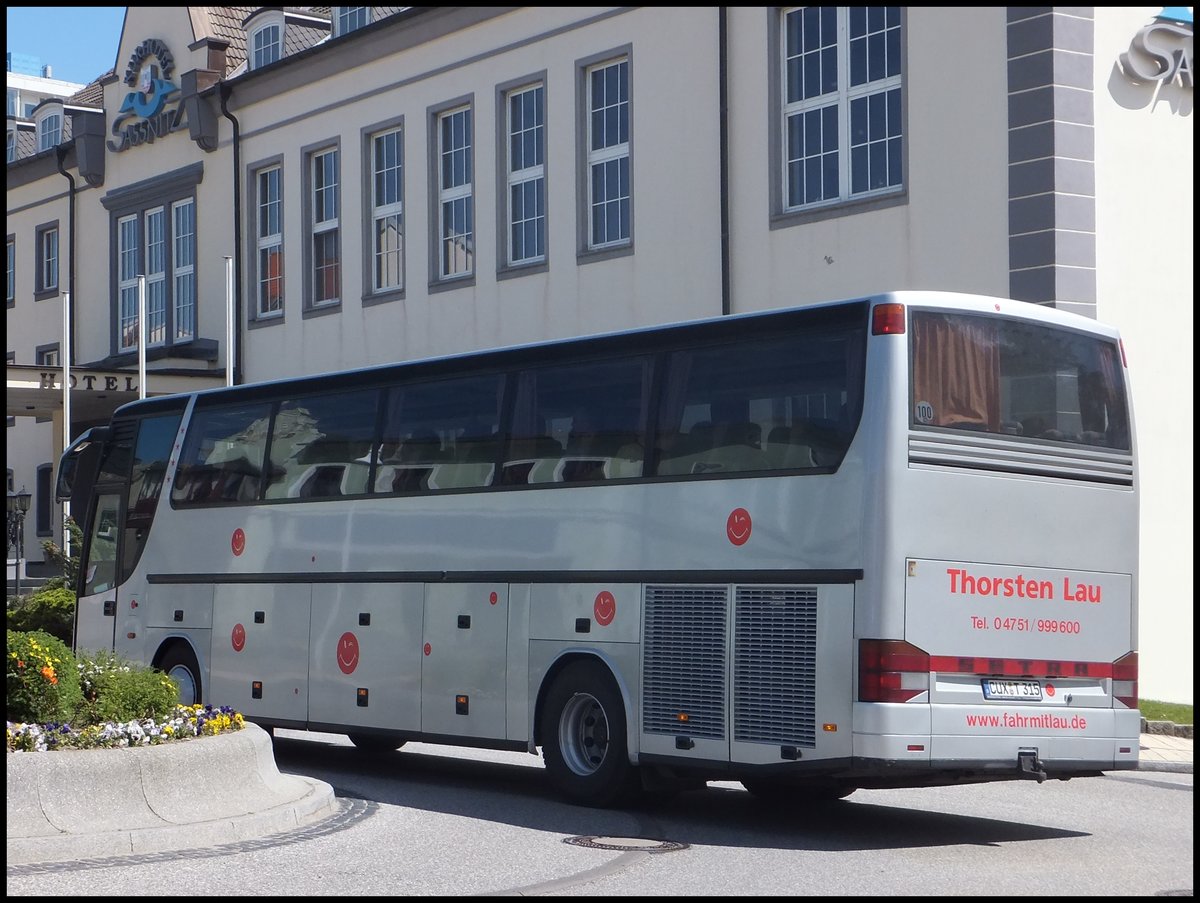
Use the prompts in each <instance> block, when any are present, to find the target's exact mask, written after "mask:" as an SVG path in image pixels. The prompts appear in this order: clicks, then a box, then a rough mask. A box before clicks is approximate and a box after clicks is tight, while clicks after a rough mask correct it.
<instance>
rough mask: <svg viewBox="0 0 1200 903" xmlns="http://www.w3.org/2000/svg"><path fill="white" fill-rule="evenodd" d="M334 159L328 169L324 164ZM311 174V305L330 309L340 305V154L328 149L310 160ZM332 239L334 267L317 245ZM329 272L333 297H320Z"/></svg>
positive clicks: (309, 170) (335, 150)
mask: <svg viewBox="0 0 1200 903" xmlns="http://www.w3.org/2000/svg"><path fill="white" fill-rule="evenodd" d="M329 160H332V165H331V166H330V167H329V168H326V167H325V166H324V165H323V164H324V163H325V162H326V161H329ZM308 166H309V169H308V173H309V205H310V206H309V211H310V213H309V215H310V218H311V222H310V224H309V249H310V253H311V254H312V258H311V265H310V266H309V292H310V294H309V298H310V302H309V306H310V307H314V308H315V307H327V306H329V305H333V304H338V303H340V302H341V295H342V292H341V269H342V246H341V239H342V236H341V217H340V215H341V151H340V149H339V148H337V147H325V148H322V149H320V150H316V151H313V152H312V153H311V154H309V157H308ZM331 239H332V241H333V243H334V248H335V254H334V257H333V262H332V264H331V263H330V262H329V258H328V257H327V256H322V255H318V254H317V244H318V242H319V243H320V244H321V245H327V244H328V242H329V241H330V240H331ZM328 271H332V272H333V277H334V285H335V290H334V292H333V294H332V296H330V297H321V293H319V292H318V291H317V289H318V286H319V285H321V284H322V283H324V281H325V278H324V277H326V276H327V275H328Z"/></svg>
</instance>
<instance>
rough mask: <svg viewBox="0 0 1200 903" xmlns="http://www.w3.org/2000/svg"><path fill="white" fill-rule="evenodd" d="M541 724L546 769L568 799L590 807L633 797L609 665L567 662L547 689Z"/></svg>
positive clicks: (621, 709) (634, 781)
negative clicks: (606, 666)
mask: <svg viewBox="0 0 1200 903" xmlns="http://www.w3.org/2000/svg"><path fill="white" fill-rule="evenodd" d="M541 724H542V736H543V744H542V757H543V758H544V760H545V763H546V773H547V775H548V777H549V779H550V783H551V784H552V785H553V786H554V788H555V789H556V790H557V791H558V792H559V793H560V794H562V795H563V796H564V797H565V798H566V799H567V800H569V801H570V802H572V803H576V804H578V805H581V806H591V807H594V808H608V807H611V806H617V805H621V804H625V803H629V802H632V801H633V799H634V797H635V796H636V794H637V791H638V790H639V789H640V787H641V781H640V778H639V775H638V772H637V769H636V768H635V767H634V766H633V764H632V763H631V762H630V761H629V753H628V742H627V741H628V731H627V727H626V720H625V705H624V703H623V702H622V700H621V693H620V690H618V689H617V684H616V681H615V680H613V677H612V675H611V674H610V673H609V672H608V669H607V668H605V667H604V666H603V665H602V664H600V663H599V662H597V661H594V660H587V659H585V660H581V661H577V662H572V663H571V664H569V665H567V666H566V667H565V668H564V669H563V670H562V672H561V673H560V674H559V675H558V676H557V677H556V678H555V679H554V683H553V684H551V685H550V689H549V691H548V692H547V693H546V698H545V701H544V703H543V707H542V719H541Z"/></svg>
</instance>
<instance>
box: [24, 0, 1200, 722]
mask: <svg viewBox="0 0 1200 903" xmlns="http://www.w3.org/2000/svg"><path fill="white" fill-rule="evenodd" d="M1191 28H1192V25H1191V12H1190V8H1167V9H1162V8H1157V7H1105V8H1094V9H1093V8H1090V7H1069V8H1059V7H1036V8H1035V7H1028V8H1026V7H1021V8H1017V7H1013V8H1005V7H984V8H968V7H953V8H944V9H942V8H939V9H934V8H927V7H855V8H848V7H821V8H815V7H814V8H790V7H782V8H781V7H738V8H733V7H699V8H698V7H692V8H660V7H438V8H424V7H423V8H404V7H333V8H332V13H330V10H329V8H275V7H264V8H257V7H236V8H235V7H145V8H139V7H130V8H129V10H128V13H127V17H126V23H125V29H124V32H123V35H122V38H121V44H120V47H119V49H118V51H117V55H116V66H115V67H114V71H113V72H112V73H110V74H109V75H108V76H107V77H106V78H103V79H101V80H100V81H99V82H98V83H97V84H95V85H92V86H89V88H88V89H85V91H84V92H81V94H80V95H76V96H75V97H73V98H71V99H70V100H68V101H67V102H65V103H64V102H59V103H58V105H57V106H58V108H60V109H61V112H62V115H63V118H64V119H66V120H70V122H71V131H70V133H69V137H68V138H65V139H63V140H62V141H61V142H60V143H58V144H56V145H54V146H53V147H51V148H48V149H45V150H41V151H36V150H35V151H34V152H33V153H32V154H28V155H25V156H22V157H19V158H18V159H16V160H15V161H13V162H10V163H9V167H8V176H9V178H8V222H9V227H8V233H9V236H8V239H9V311H8V336H9V338H8V352H9V361H10V368H9V392H8V398H9V410H8V413H9V415H10V417H14V418H15V422H14V423H13V425H10V427H9V430H8V450H9V468H10V470H12V471H13V479H14V481H15V484H16V485H17V486H21V485H25V486H28V487H30V488H31V489H32V488H33V487H34V486H35V485H36V486H37V487H38V489H39V492H40V491H41V487H42V483H40V482H36V481H38V480H39V479H42V480H45V479H48V477H40V476H39V473H41V471H39V470H38V468H39V467H41V468H43V469H44V468H45V466H46V465H48V464H49V465H52V464H53V462H54V461H55V460H56V458H57V453H58V451H59V449H60V448H61V445H62V433H63V430H62V413H61V412H62V402H61V397H62V392H61V381H60V382H57V383H56V382H55V378H54V374H56V373H57V374H58V378H59V380H61V370H60V369H56V367H57V366H58V365H57V364H54V363H47V362H51V361H53V360H54V358H53V354H52V353H51V352H52V350H53V348H54V347H56V345H58V346H61V344H62V342H63V326H62V324H63V320H64V313H63V309H64V304H63V303H61V302H62V298H63V295H64V293H69V304H68V305H66V307H67V316H68V319H69V322H70V323H71V327H70V328H71V344H72V353H71V356H70V357H71V361H70V363H71V366H72V368H73V370H72V372H73V373H74V374H76V375H77V376H80V377H82V376H85V375H86V376H91V377H92V379H91V384H90V387H89V386H88V385H86V384H85V382H84V381H83V380H82V379H77V380H76V382H77V388H76V389H75V390H74V391H73V392H72V393H71V396H70V398H71V403H72V416H71V421H72V422H71V427H70V431H71V433H72V435H73V434H75V433H77V432H78V431H79V430H80V429H82V428H83V426H85V425H87V424H88V423H89V422H97V421H99V420H101V419H103V417H104V416H105V414H106V413H107V411H109V410H111V408H112V406H114V405H115V404H116V403H119V402H121V401H125V400H129V399H130V398H133V397H136V395H137V387H136V386H135V385H134V383H135V382H136V380H134V381H133V382H130V381H129V380H128V377H129V376H130V375H131V374H132V375H134V376H136V359H137V348H138V341H139V336H138V323H137V317H136V298H137V291H138V280H137V277H138V276H139V275H144V276H145V277H146V278H145V282H146V293H147V299H148V305H147V308H148V312H147V337H148V342H147V360H148V363H147V368H148V374H147V385H146V390H147V391H148V392H150V393H151V394H157V393H159V392H165V391H177V390H179V389H180V388H184V387H188V386H195V387H202V386H207V385H214V384H222V383H223V382H224V381H225V380H226V379H227V378H231V379H233V380H234V381H236V382H250V381H258V380H268V379H273V378H277V377H284V376H292V375H298V374H305V373H320V372H325V371H330V370H337V369H342V368H348V367H357V366H362V365H369V364H379V363H385V362H390V361H397V360H406V359H415V358H422V357H429V356H435V355H442V354H451V353H456V352H462V351H469V350H474V349H480V348H487V347H495V346H501V345H509V344H516V343H523V342H531V341H539V340H543V339H553V338H558V337H565V336H571V335H578V334H587V333H596V332H604V331H610V330H620V329H625V328H629V327H634V326H642V325H649V324H654V323H663V322H670V321H678V320H686V319H693V318H698V317H708V316H717V315H721V314H733V313H741V312H746V311H752V310H761V309H767V308H775V307H786V306H793V305H798V304H804V303H809V302H817V301H823V300H832V299H837V298H848V297H853V296H859V295H863V294H868V293H871V292H876V291H883V290H891V289H941V290H950V291H964V292H976V293H981V294H989V295H999V296H1009V297H1013V298H1017V299H1020V300H1025V301H1029V302H1031V303H1037V304H1047V305H1052V306H1055V307H1059V308H1063V309H1068V310H1071V311H1074V312H1077V313H1082V314H1083V315H1085V316H1089V317H1095V318H1098V319H1100V320H1104V321H1106V322H1110V323H1112V324H1114V325H1116V326H1118V327H1119V328H1120V329H1121V330H1122V331H1123V334H1124V336H1125V340H1124V341H1125V349H1126V352H1127V354H1128V357H1129V361H1130V368H1131V372H1132V374H1133V384H1134V391H1135V407H1136V410H1137V426H1138V444H1139V452H1140V457H1141V491H1142V498H1143V510H1142V537H1141V579H1140V599H1141V623H1140V625H1139V627H1140V645H1141V692H1142V695H1143V696H1146V697H1148V698H1160V699H1169V700H1174V701H1183V702H1191V693H1192V654H1191V639H1190V638H1191V634H1192V620H1191V619H1192V615H1191V608H1190V605H1187V606H1177V605H1175V604H1174V600H1175V581H1174V578H1173V574H1174V573H1175V571H1176V569H1177V568H1178V567H1179V563H1180V562H1181V561H1182V562H1186V563H1187V564H1190V561H1191V554H1192V553H1191V547H1192V516H1191V481H1192V464H1191V462H1192V450H1191V435H1190V430H1187V431H1185V430H1184V426H1183V423H1182V422H1181V421H1182V418H1180V417H1179V416H1178V415H1177V414H1176V410H1177V409H1179V408H1183V409H1185V410H1190V409H1191V392H1192V389H1191V383H1192V380H1191V371H1192V355H1191V341H1190V336H1191V317H1192V314H1191V308H1190V298H1191V295H1192V252H1191V244H1192V190H1191V189H1192V186H1191V180H1192V138H1191V126H1190V117H1191V109H1192V82H1191V46H1192V43H1191ZM44 106H45V109H42V108H39V109H38V110H37V111H35V119H37V118H38V117H39V116H46V115H52V108H53V107H54V104H53V103H50V104H49V105H44ZM9 129H10V132H12V131H13V129H14V123H13V121H12V120H11V119H10V122H9ZM52 230H57V232H58V234H59V236H60V238H59V240H58V247H59V256H58V258H57V260H58V262H57V267H58V269H57V285H56V286H54V287H52V286H50V285H47V284H46V277H45V274H46V273H47V272H49V269H50V264H49V262H48V261H49V251H48V238H47V236H48V235H49V234H50V233H51V231H52ZM227 259H228V260H229V264H228V267H229V268H230V270H231V271H232V292H231V293H230V294H227V283H226V272H227V269H226V268H227V264H226V260H227ZM14 261H15V263H14ZM227 299H228V300H229V302H230V306H231V307H232V309H233V311H234V315H233V316H234V320H235V328H234V330H233V331H234V336H235V339H234V342H233V344H232V348H231V347H230V345H229V343H228V342H227V341H226V339H225V329H226V303H227ZM43 372H44V373H46V374H50V375H49V376H44V375H43ZM98 386H103V387H105V391H99V390H98V389H97V387H98ZM100 395H104V396H105V398H99V397H98V396H100ZM1168 399H1169V400H1170V401H1169V407H1168V401H1167V400H1168ZM56 412H57V414H56ZM56 417H57V419H55V418H56ZM38 419H41V420H43V421H44V422H42V423H38V422H37V420H38ZM10 422H11V421H10ZM39 504H40V505H42V506H43V508H44V509H45V510H47V511H48V512H49V513H48V514H47V517H46V520H47V521H48V522H49V524H50V526H49V530H50V532H51V535H56V534H54V531H55V530H56V529H58V527H57V522H58V512H57V509H55V508H53V505H52V502H48V501H43V500H42V499H41V498H40V497H39V498H36V499H35V506H37V505H39ZM47 506H49V507H47ZM1046 516H1047V517H1052V512H1048V513H1047V514H1046ZM32 519H33V518H31V520H32ZM43 526H45V525H43ZM27 531H28V535H27V546H29V545H31V544H32V545H34V546H36V539H37V538H38V537H37V536H36V535H35V527H34V525H32V524H31V525H28V526H27ZM34 554H35V555H36V553H34ZM1181 607H1183V608H1185V609H1186V610H1184V611H1179V610H1178V609H1179V608H1181Z"/></svg>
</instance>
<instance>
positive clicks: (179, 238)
mask: <svg viewBox="0 0 1200 903" xmlns="http://www.w3.org/2000/svg"><path fill="white" fill-rule="evenodd" d="M171 218H172V222H173V224H174V229H173V235H174V240H175V244H174V254H172V256H171V275H172V283H171V284H172V286H173V287H174V290H175V291H174V298H175V341H176V342H187V341H190V340H191V339H194V338H195V337H196V202H195V201H194V200H192V199H191V198H188V199H187V200H184V201H176V202H175V203H174V204H172V205H171Z"/></svg>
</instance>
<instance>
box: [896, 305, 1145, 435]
mask: <svg viewBox="0 0 1200 903" xmlns="http://www.w3.org/2000/svg"><path fill="white" fill-rule="evenodd" d="M911 401H912V410H911V412H910V418H911V423H912V425H913V426H914V427H915V428H918V429H919V428H930V427H935V428H936V427H940V428H949V429H957V430H973V431H977V432H983V433H994V434H997V435H1003V436H1021V437H1024V438H1027V439H1038V440H1050V441H1054V442H1072V443H1076V444H1079V445H1092V446H1099V447H1102V448H1112V449H1120V450H1126V451H1127V450H1129V448H1130V439H1129V416H1128V413H1127V410H1128V409H1127V406H1126V399H1125V384H1124V380H1123V378H1122V373H1121V362H1120V352H1119V350H1118V348H1117V346H1116V343H1115V342H1113V341H1111V340H1108V339H1104V338H1100V337H1097V336H1090V335H1085V334H1083V333H1076V332H1070V331H1068V330H1065V329H1058V328H1054V327H1051V326H1044V325H1041V324H1037V323H1028V322H1020V321H1015V320H1005V319H1001V318H998V317H983V316H973V315H965V314H946V313H939V312H932V311H914V312H913V316H912V399H911Z"/></svg>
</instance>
